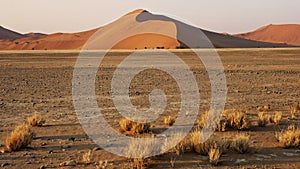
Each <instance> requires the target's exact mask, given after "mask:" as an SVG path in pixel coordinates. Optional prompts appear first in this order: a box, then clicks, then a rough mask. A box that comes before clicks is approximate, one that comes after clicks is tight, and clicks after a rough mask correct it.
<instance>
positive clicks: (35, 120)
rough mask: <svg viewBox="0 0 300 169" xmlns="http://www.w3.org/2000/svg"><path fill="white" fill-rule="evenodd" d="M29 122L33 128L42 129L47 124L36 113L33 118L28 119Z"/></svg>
mask: <svg viewBox="0 0 300 169" xmlns="http://www.w3.org/2000/svg"><path fill="white" fill-rule="evenodd" d="M27 122H28V124H29V125H31V126H33V127H37V126H38V127H41V126H43V125H44V124H45V122H46V121H45V120H44V119H43V118H42V117H41V116H40V115H39V114H37V113H34V115H33V116H32V117H29V118H28V119H27Z"/></svg>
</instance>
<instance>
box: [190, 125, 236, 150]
mask: <svg viewBox="0 0 300 169" xmlns="http://www.w3.org/2000/svg"><path fill="white" fill-rule="evenodd" d="M200 134H201V133H200V131H198V130H197V131H194V132H192V133H191V138H190V140H191V141H190V142H191V145H192V146H193V149H194V151H195V152H197V153H199V154H201V155H208V153H209V151H210V149H212V148H214V147H215V146H217V147H218V148H220V150H221V152H225V151H226V150H228V148H229V147H230V144H231V141H230V140H228V139H226V138H214V137H212V138H210V139H208V140H206V141H205V142H204V143H200V142H199V138H200Z"/></svg>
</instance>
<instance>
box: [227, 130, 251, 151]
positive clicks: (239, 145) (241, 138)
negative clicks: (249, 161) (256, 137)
mask: <svg viewBox="0 0 300 169" xmlns="http://www.w3.org/2000/svg"><path fill="white" fill-rule="evenodd" d="M231 147H232V148H233V149H234V150H235V151H236V152H238V153H240V154H245V153H247V152H248V151H249V149H250V136H249V135H246V134H237V135H236V136H235V138H234V139H233V141H232V144H231Z"/></svg>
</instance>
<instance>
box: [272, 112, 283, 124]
mask: <svg viewBox="0 0 300 169" xmlns="http://www.w3.org/2000/svg"><path fill="white" fill-rule="evenodd" d="M281 119H282V112H276V113H275V115H274V117H273V122H274V123H275V124H276V125H279V124H280V122H281Z"/></svg>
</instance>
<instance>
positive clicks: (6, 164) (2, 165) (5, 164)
mask: <svg viewBox="0 0 300 169" xmlns="http://www.w3.org/2000/svg"><path fill="white" fill-rule="evenodd" d="M8 165H9V164H8V163H3V164H1V167H5V166H8Z"/></svg>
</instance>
